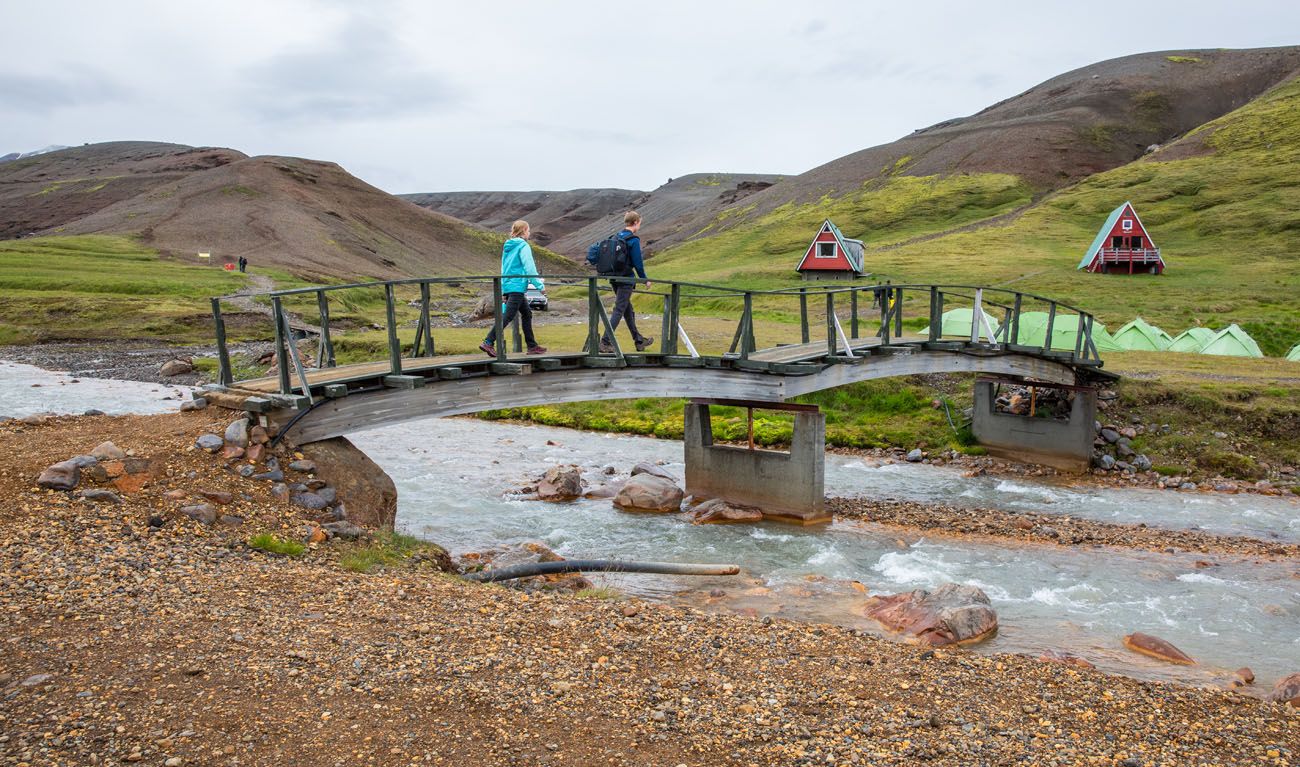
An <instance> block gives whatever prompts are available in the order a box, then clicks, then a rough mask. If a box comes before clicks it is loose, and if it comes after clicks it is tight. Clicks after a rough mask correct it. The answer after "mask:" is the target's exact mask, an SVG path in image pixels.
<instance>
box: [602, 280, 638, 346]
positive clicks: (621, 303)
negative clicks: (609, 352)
mask: <svg viewBox="0 0 1300 767" xmlns="http://www.w3.org/2000/svg"><path fill="white" fill-rule="evenodd" d="M609 284H610V286H611V287H613V288H614V313H613V316H611V317H610V318H609V324H610V327H611V328H612V329H613V330H618V323H619V321H620V320H621V321H624V322H626V323H627V329H628V331H629V332H630V333H631V334H632V340H633V341H634V342H640V341H641V338H642V336H641V334H640V333H639V332H637V329H636V312H634V311H632V291H634V290H636V283H635V282H618V281H616V280H610V281H609ZM604 340H605V343H607V344H612V343H614V338H613V336H612V335H610V334H609V333H606V334H605V337H604Z"/></svg>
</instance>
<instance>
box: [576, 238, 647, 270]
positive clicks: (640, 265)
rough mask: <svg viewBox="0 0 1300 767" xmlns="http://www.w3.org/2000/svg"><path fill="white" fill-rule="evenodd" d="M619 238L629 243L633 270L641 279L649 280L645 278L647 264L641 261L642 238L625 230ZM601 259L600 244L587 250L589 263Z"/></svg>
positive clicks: (594, 244)
mask: <svg viewBox="0 0 1300 767" xmlns="http://www.w3.org/2000/svg"><path fill="white" fill-rule="evenodd" d="M618 236H619V237H621V238H623V240H625V241H626V242H627V254H628V255H629V256H631V258H632V268H633V269H634V270H636V274H637V276H638V277H640V278H641V279H643V280H644V279H647V278H646V276H645V262H644V261H643V260H642V259H641V238H640V237H637V236H636V235H635V234H632V233H631V232H629V231H628V230H626V229H624V230H623V231H621V232H619V233H618ZM599 258H600V243H599V242H596V243H592V245H591V247H589V248H587V263H589V264H594V263H596V261H597V259H599Z"/></svg>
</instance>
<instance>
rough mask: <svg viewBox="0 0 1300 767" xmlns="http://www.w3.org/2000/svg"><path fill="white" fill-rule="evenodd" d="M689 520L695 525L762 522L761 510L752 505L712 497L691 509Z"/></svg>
mask: <svg viewBox="0 0 1300 767" xmlns="http://www.w3.org/2000/svg"><path fill="white" fill-rule="evenodd" d="M691 521H692V522H694V523H695V524H697V525H714V524H722V523H726V522H762V521H763V512H762V511H760V510H759V509H756V508H754V507H753V506H741V505H739V504H732V503H727V502H726V501H724V500H723V499H721V498H712V499H710V500H707V501H705V502H704V503H701V504H700V505H699V506H696V507H695V508H694V509H693V510H692V511H691Z"/></svg>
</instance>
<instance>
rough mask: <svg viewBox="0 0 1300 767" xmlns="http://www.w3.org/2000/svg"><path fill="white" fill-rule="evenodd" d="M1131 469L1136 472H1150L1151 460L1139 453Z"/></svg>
mask: <svg viewBox="0 0 1300 767" xmlns="http://www.w3.org/2000/svg"><path fill="white" fill-rule="evenodd" d="M1133 468H1135V469H1137V470H1138V471H1151V459H1150V458H1147V457H1146V455H1143V454H1141V453H1139V454H1138V456H1137V458H1134V459H1133Z"/></svg>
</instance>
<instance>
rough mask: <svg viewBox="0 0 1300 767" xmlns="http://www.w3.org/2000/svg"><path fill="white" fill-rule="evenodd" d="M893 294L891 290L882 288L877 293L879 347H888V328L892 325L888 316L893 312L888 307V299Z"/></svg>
mask: <svg viewBox="0 0 1300 767" xmlns="http://www.w3.org/2000/svg"><path fill="white" fill-rule="evenodd" d="M893 292H894V289H893V288H883V289H881V290H879V291H877V294H878V295H879V296H880V333H879V334H878V335H879V336H880V345H881V346H888V345H889V326H890V325H891V324H892V323H891V322H890V316H889V315H890V312H891V311H893V308H892V307H890V305H889V297H890V295H892V294H893Z"/></svg>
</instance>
